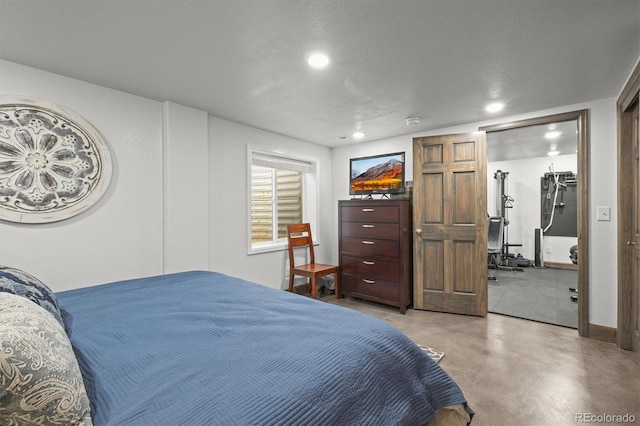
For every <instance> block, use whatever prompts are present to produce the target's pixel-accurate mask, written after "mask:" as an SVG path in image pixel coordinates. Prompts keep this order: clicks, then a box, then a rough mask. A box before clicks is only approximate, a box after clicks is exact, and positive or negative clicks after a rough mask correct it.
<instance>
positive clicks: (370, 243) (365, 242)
mask: <svg viewBox="0 0 640 426" xmlns="http://www.w3.org/2000/svg"><path fill="white" fill-rule="evenodd" d="M362 244H368V245H370V246H372V245H374V244H375V242H373V241H363V242H362Z"/></svg>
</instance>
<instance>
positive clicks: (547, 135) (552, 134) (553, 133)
mask: <svg viewBox="0 0 640 426" xmlns="http://www.w3.org/2000/svg"><path fill="white" fill-rule="evenodd" d="M561 134H562V132H559V131H557V130H553V131H551V132H547V133H545V134H544V137H545V138H547V139H556V138H558V137H559V136H560V135H561Z"/></svg>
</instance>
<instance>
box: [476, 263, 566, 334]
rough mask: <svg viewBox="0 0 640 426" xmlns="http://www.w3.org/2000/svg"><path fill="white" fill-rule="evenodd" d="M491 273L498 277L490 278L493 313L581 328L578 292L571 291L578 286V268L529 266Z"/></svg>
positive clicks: (491, 308) (490, 302) (489, 298)
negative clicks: (579, 325) (576, 296)
mask: <svg viewBox="0 0 640 426" xmlns="http://www.w3.org/2000/svg"><path fill="white" fill-rule="evenodd" d="M489 275H492V276H494V277H495V278H496V279H495V280H489V281H488V283H489V285H488V292H489V293H488V308H489V312H494V313H499V314H503V315H511V316H515V317H519V318H526V319H530V320H534V321H542V322H546V323H549V324H556V325H562V326H564V327H571V328H576V329H577V328H578V303H576V302H573V301H571V295H576V294H575V293H571V292H570V291H569V288H570V287H572V288H577V286H578V271H574V270H567V269H551V268H534V267H527V268H522V271H508V270H494V269H489Z"/></svg>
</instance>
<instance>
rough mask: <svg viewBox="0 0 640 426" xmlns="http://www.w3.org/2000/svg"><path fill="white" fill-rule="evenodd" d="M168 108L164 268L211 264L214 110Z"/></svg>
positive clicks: (175, 269)
mask: <svg viewBox="0 0 640 426" xmlns="http://www.w3.org/2000/svg"><path fill="white" fill-rule="evenodd" d="M163 106H164V108H163V112H164V115H163V124H164V129H163V136H164V138H163V146H164V151H163V154H164V155H163V158H164V164H163V169H164V176H163V182H162V187H163V191H164V193H163V196H164V203H163V204H164V212H163V215H164V228H163V235H164V240H163V249H164V252H163V260H164V264H163V272H164V273H165V274H166V273H170V272H179V271H185V270H192V269H208V267H209V227H208V225H209V197H208V196H207V194H209V163H208V162H209V157H208V152H209V127H208V126H209V116H208V114H207V113H206V112H205V111H201V110H198V109H194V108H189V107H186V106H183V105H178V104H174V103H171V102H165V103H164V105H163Z"/></svg>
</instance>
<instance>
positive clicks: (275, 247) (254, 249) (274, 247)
mask: <svg viewBox="0 0 640 426" xmlns="http://www.w3.org/2000/svg"><path fill="white" fill-rule="evenodd" d="M314 240H315V238H314ZM313 245H314V247H315V246H317V245H318V242H317V241H314V242H313ZM288 248H289V244H288V243H287V242H286V241H277V242H276V241H274V242H272V243H260V244H256V245H255V246H254V245H252V246H251V248H250V249H249V253H248V254H249V256H251V255H252V254H260V253H269V252H274V251H285V250H287V249H288Z"/></svg>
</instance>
